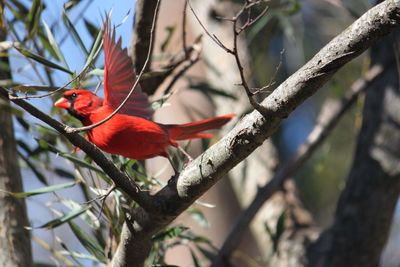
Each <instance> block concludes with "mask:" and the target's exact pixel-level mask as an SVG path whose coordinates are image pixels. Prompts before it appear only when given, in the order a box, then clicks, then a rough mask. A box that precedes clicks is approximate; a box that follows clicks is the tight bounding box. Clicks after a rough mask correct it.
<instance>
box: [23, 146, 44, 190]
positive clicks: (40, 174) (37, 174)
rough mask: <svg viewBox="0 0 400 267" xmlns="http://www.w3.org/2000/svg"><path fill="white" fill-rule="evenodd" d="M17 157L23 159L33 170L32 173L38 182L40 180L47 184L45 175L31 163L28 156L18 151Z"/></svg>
mask: <svg viewBox="0 0 400 267" xmlns="http://www.w3.org/2000/svg"><path fill="white" fill-rule="evenodd" d="M18 155H19V157H20V158H21V159H22V160H23V161H25V163H26V165H28V167H29V169H31V171H32V172H33V174H34V175H35V176H36V177H37V178H38V180H39V181H40V182H42V183H43V184H45V185H48V184H49V183H48V182H47V179H46V176H44V175H43V174H42V173H41V172H40V171H39V170H38V169H37V168H36V165H35V164H33V163H32V162H31V161H30V159H29V158H27V157H25V156H24V155H23V154H22V153H20V152H19V151H18Z"/></svg>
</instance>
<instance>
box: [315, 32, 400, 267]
mask: <svg viewBox="0 0 400 267" xmlns="http://www.w3.org/2000/svg"><path fill="white" fill-rule="evenodd" d="M399 36H400V35H399V31H396V33H393V34H391V35H390V36H388V37H386V38H385V39H382V41H380V42H379V43H377V44H376V45H375V46H373V47H372V50H371V61H372V64H380V65H382V66H383V69H384V71H385V72H384V73H383V74H382V75H381V77H380V78H379V79H377V80H376V81H375V82H373V83H372V84H371V88H370V90H369V91H368V93H367V95H366V99H365V106H364V111H363V125H362V128H361V131H360V134H359V137H358V143H357V148H356V153H355V158H354V162H353V165H352V168H351V171H350V173H349V176H348V180H347V184H346V187H345V189H344V191H343V192H342V193H341V196H340V199H339V202H338V205H337V209H336V214H335V219H334V223H333V225H332V226H331V227H330V228H329V229H328V230H326V231H325V232H324V233H323V234H322V235H321V237H320V238H319V240H318V241H317V242H316V243H315V244H313V245H312V246H310V248H309V255H308V257H309V266H311V267H319V266H324V267H325V266H326V267H329V266H340V267H346V266H348V267H350V266H351V267H356V266H363V267H372V266H379V260H380V256H381V252H382V249H383V247H384V245H385V243H386V240H387V237H388V234H389V230H390V225H391V221H392V218H393V212H394V208H395V205H396V203H397V200H398V197H399V193H400V166H399V162H400V154H399V147H400V127H399V126H400V91H399V76H398V75H399V74H398V66H397V65H396V58H397V55H398V52H397V53H396V51H395V49H397V50H398V45H396V42H398V40H399Z"/></svg>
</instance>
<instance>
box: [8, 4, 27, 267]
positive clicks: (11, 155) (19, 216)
mask: <svg viewBox="0 0 400 267" xmlns="http://www.w3.org/2000/svg"><path fill="white" fill-rule="evenodd" d="M0 8H2V6H1V7H0ZM5 39H6V31H5V29H4V28H3V29H0V41H4V40H5ZM2 53H4V51H2ZM0 65H1V66H2V69H1V70H0V80H6V79H10V78H11V74H10V72H9V70H7V67H9V62H8V55H7V53H5V54H3V56H2V57H0ZM16 149H17V147H16V142H15V138H14V128H13V122H12V113H11V108H10V105H9V101H8V100H7V99H6V98H4V97H2V96H1V95H0V189H1V190H4V191H9V192H22V191H23V189H22V178H21V174H20V169H19V166H18V156H17V153H16ZM25 226H29V222H28V216H27V213H26V205H25V200H24V199H15V198H14V197H12V196H10V195H8V194H6V193H2V192H0V248H1V252H0V266H27V267H29V266H33V262H32V252H31V240H30V235H29V231H28V230H26V229H25V228H24V227H25Z"/></svg>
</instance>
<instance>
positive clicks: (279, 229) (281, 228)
mask: <svg viewBox="0 0 400 267" xmlns="http://www.w3.org/2000/svg"><path fill="white" fill-rule="evenodd" d="M285 222H286V212H285V211H284V212H282V213H281V215H279V218H278V221H277V222H276V230H275V238H276V240H277V241H279V239H280V238H281V236H282V234H283V232H285Z"/></svg>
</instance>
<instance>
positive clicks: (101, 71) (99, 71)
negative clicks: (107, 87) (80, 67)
mask: <svg viewBox="0 0 400 267" xmlns="http://www.w3.org/2000/svg"><path fill="white" fill-rule="evenodd" d="M88 75H89V76H104V69H94V70H91V71H89V72H88Z"/></svg>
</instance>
